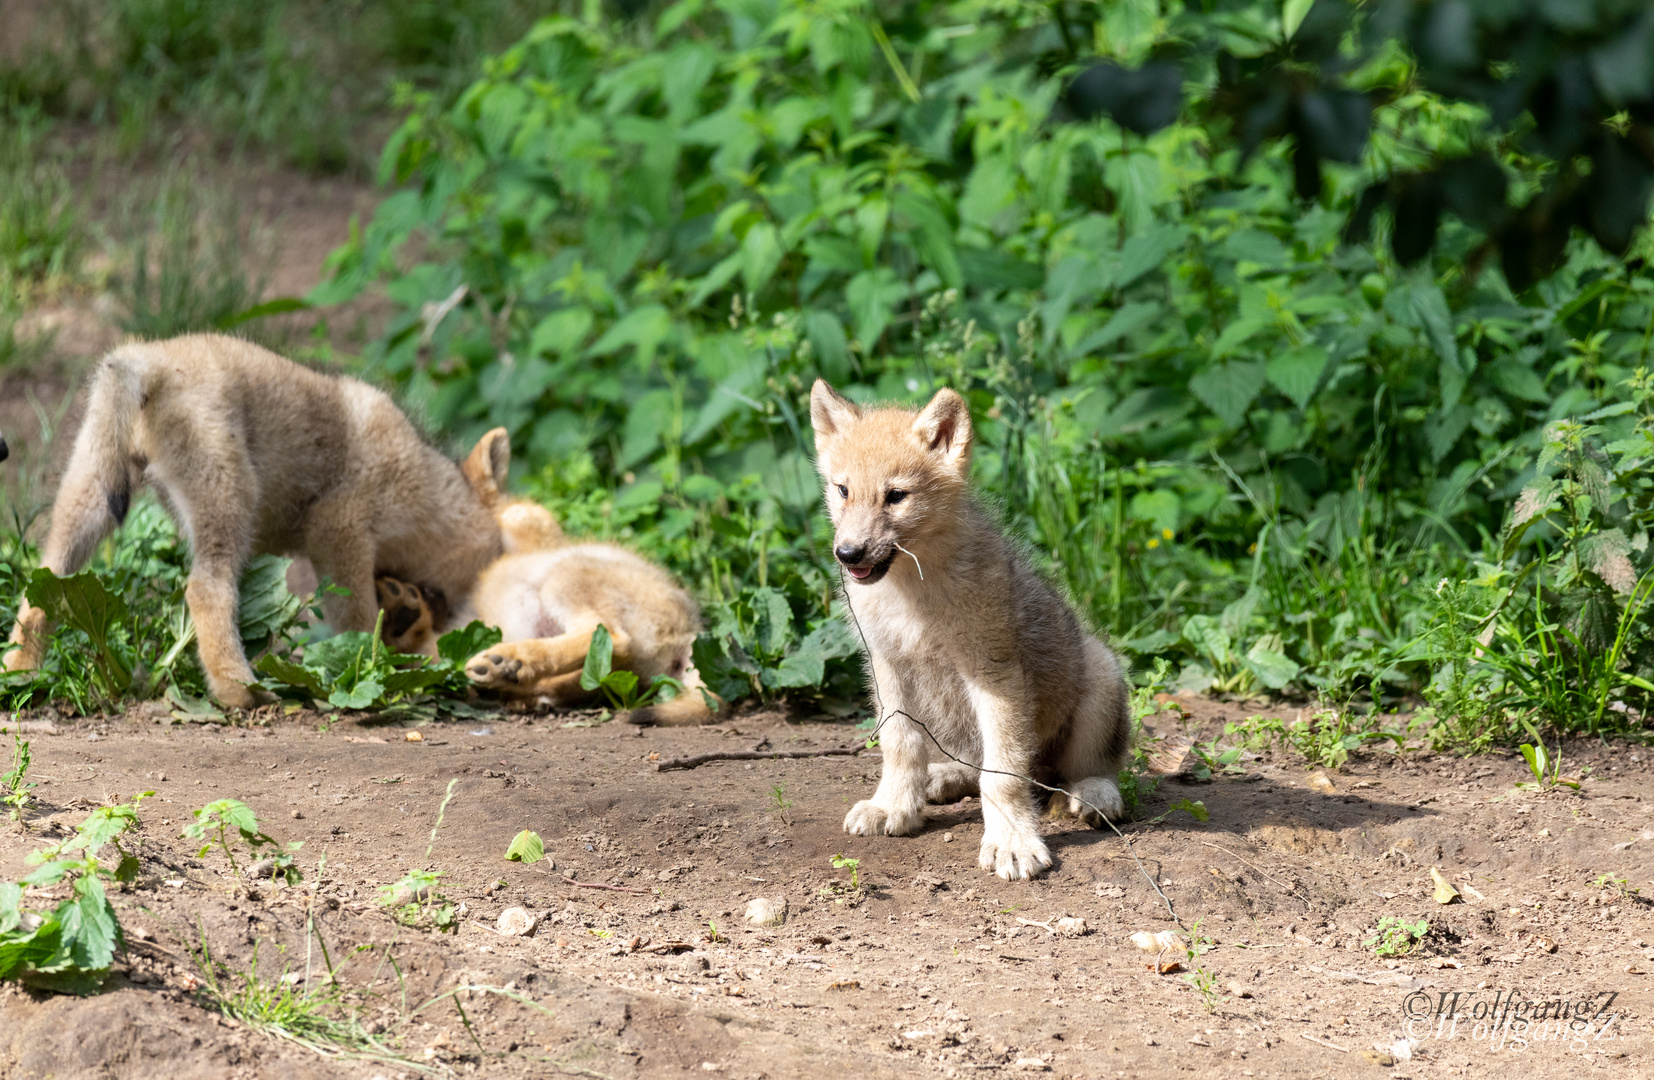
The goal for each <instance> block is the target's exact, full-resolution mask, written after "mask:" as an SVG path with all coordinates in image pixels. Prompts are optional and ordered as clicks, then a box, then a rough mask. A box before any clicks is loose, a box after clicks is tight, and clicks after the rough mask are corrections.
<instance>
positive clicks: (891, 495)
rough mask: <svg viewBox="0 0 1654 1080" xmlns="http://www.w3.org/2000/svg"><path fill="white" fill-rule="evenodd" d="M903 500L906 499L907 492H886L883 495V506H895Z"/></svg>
mask: <svg viewBox="0 0 1654 1080" xmlns="http://www.w3.org/2000/svg"><path fill="white" fill-rule="evenodd" d="M905 498H907V492H905V491H887V492H885V495H884V504H885V505H886V506H895V505H896V504H897V503H899V502H901V501H902V500H903V499H905Z"/></svg>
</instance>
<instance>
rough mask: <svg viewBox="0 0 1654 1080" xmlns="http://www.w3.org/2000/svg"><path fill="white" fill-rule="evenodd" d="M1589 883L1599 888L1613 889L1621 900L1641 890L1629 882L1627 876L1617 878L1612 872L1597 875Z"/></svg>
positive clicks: (1627, 898) (1629, 897)
mask: <svg viewBox="0 0 1654 1080" xmlns="http://www.w3.org/2000/svg"><path fill="white" fill-rule="evenodd" d="M1591 884H1592V885H1595V886H1596V887H1597V888H1599V889H1613V890H1614V891H1615V892H1616V893H1618V894H1619V897H1620V899H1621V900H1629V899H1631V898H1632V897H1633V896H1636V895H1637V894H1639V893H1641V892H1642V890H1641V889H1639V888H1636V887H1634V886H1633V885H1632V884H1631V881H1630V879H1629V878H1617V877H1615V876H1614V875H1612V874H1602V875H1599V876H1598V877H1597V879H1596V880H1595V881H1593V882H1591Z"/></svg>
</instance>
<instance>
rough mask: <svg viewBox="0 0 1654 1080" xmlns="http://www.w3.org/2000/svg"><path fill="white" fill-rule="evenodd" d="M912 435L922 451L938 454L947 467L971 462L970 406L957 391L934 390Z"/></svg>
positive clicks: (916, 421)
mask: <svg viewBox="0 0 1654 1080" xmlns="http://www.w3.org/2000/svg"><path fill="white" fill-rule="evenodd" d="M913 433H914V434H915V435H917V436H919V441H920V442H922V443H924V445H925V449H927V450H929V451H930V452H931V453H933V454H940V455H941V456H942V459H943V460H944V461H946V462H948V463H949V464H950V465H954V466H962V465H967V464H969V463H970V460H971V407H970V406H969V405H967V404H965V399H964V398H962V397H960V396H959V393H958V391H956V390H950V389H948V388H947V387H943V388H942V389H940V390H938V391H936V396H935V397H933V398H931V399H930V404H929V405H926V406H925V408H924V411H923V412H921V413H920V414H919V417H918V419H916V420H914V421H913Z"/></svg>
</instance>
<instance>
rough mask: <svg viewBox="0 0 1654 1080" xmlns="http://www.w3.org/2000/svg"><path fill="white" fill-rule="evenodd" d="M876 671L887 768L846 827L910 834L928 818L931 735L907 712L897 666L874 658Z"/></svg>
mask: <svg viewBox="0 0 1654 1080" xmlns="http://www.w3.org/2000/svg"><path fill="white" fill-rule="evenodd" d="M873 675H874V678H876V679H877V680H878V685H879V689H880V691H882V701H881V704H882V706H883V708H884V715H883V716H881V717H879V720H880V721H882V723H881V725H880V727H879V749H880V750H882V751H883V752H884V770H883V771H882V772H881V773H880V775H879V786H878V788H877V789H875V790H874V792H873V797H872V798H871V799H863V800H862V801H861V802H859V803H857V804H856V805H854V806H852V807H851V808H850V812H849V813H848V814H846V815H845V817H844V831H845V832H847V833H853V834H854V835H856V836H875V835H877V834H879V833H881V832H882V833H887V834H889V835H891V836H907V835H909V834H911V833H916V832H918V831H919V829H920V828H921V827H923V825H924V823H925V781H926V779H927V773H926V765H927V764H928V763H929V760H930V754H929V751H928V748H927V746H926V740H925V734H924V732H923V731H921V730H919V726H918V725H917V724H915V723H913V722H912V721H911V720H909V719H908V718H907V715H906V713H905V712H903V694H902V684H901V679H900V677H899V676H898V675H897V673H896V671H895V669H894V668H892V667H891V666H890V665H889V664H887V663H884V662H883V661H881V660H880V659H879V658H877V657H875V658H874V660H873Z"/></svg>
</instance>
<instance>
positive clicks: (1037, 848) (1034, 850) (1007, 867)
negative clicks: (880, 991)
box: [977, 829, 1051, 881]
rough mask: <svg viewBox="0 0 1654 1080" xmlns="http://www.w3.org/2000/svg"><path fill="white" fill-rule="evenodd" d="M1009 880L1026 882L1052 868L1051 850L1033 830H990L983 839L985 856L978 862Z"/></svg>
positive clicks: (983, 867) (984, 867)
mask: <svg viewBox="0 0 1654 1080" xmlns="http://www.w3.org/2000/svg"><path fill="white" fill-rule="evenodd" d="M977 861H978V863H979V864H980V865H981V867H982V869H984V870H992V871H993V872H994V873H996V874H998V875H999V876H1000V877H1002V878H1004V879H1005V880H1006V881H1026V880H1028V879H1029V878H1036V877H1039V876H1040V875H1041V874H1043V873H1045V872H1046V871H1047V870H1049V869H1050V868H1051V851H1050V849H1049V848H1047V847H1046V846H1045V841H1044V840H1041V839H1040V837H1039V834H1038V833H1036V832H1033V831H1032V830H1024V829H1010V830H1002V831H1001V830H995V831H990V832H988V833H987V834H986V835H984V836H983V837H982V854H981V857H980V858H979V859H978V860H977Z"/></svg>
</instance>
